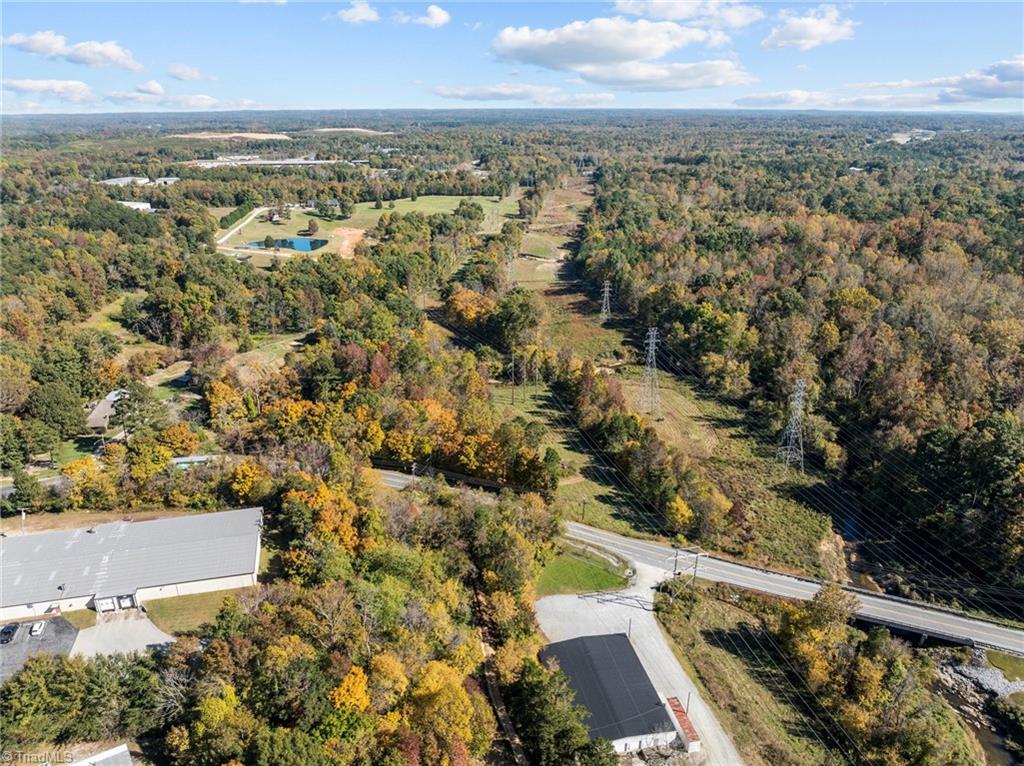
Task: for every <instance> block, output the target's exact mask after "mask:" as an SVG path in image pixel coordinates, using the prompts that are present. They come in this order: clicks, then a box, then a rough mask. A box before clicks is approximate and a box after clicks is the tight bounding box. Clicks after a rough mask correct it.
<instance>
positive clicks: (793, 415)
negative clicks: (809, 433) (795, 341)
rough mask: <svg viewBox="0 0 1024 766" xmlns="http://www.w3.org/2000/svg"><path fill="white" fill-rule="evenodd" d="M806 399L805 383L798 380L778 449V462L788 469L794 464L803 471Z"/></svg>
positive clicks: (802, 380) (801, 379)
mask: <svg viewBox="0 0 1024 766" xmlns="http://www.w3.org/2000/svg"><path fill="white" fill-rule="evenodd" d="M806 397H807V382H806V381H805V380H804V379H803V378H800V379H799V380H797V382H796V389H794V391H793V397H792V398H791V399H790V400H789V420H788V421H786V430H785V432H784V433H783V434H782V445H781V446H780V447H779V450H778V453H777V454H778V456H779V460H781V461H782V462H783V463H785V464H786V468H789V467H790V466H791V465H793V464H794V463H797V464H799V465H800V472H801V473H803V470H804V399H805V398H806Z"/></svg>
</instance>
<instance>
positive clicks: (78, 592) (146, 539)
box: [0, 508, 263, 606]
mask: <svg viewBox="0 0 1024 766" xmlns="http://www.w3.org/2000/svg"><path fill="white" fill-rule="evenodd" d="M262 515H263V509H261V508H245V509H242V510H238V511H223V512H221V513H203V514H194V515H188V516H177V517H174V518H170V519H157V520H154V521H134V522H132V521H117V522H113V523H108V524H97V525H96V526H95V527H92V528H91V531H90V530H89V529H71V530H66V531H62V532H41V533H38V534H30V535H18V536H15V537H5V538H0V606H15V605H20V604H33V603H46V602H48V601H56V600H57V599H58V598H65V599H67V598H77V597H80V596H100V597H103V596H119V595H125V594H129V593H135V591H136V590H137V589H139V588H150V587H155V586H159V585H172V584H177V583H185V582H194V581H196V580H208V579H212V578H215V577H230V576H232V575H240V574H248V573H251V572H255V571H256V566H257V556H258V552H259V540H260V520H261V518H262ZM61 585H63V586H64V590H63V592H61V591H60V590H59V586H61Z"/></svg>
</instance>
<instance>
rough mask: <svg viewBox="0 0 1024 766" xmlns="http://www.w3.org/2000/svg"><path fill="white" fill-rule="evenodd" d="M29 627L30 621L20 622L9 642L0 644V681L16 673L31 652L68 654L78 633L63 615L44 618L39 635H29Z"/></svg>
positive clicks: (30, 625)
mask: <svg viewBox="0 0 1024 766" xmlns="http://www.w3.org/2000/svg"><path fill="white" fill-rule="evenodd" d="M30 627H32V623H31V622H23V623H20V624H19V625H18V632H17V633H15V634H14V638H13V639H11V643H9V644H4V645H2V646H0V683H3V682H4V681H6V680H7V679H8V678H9V677H10V676H13V675H14V674H15V673H17V672H18V671H19V670H20V669H21V666H22V665H24V664H25V660H27V659H28V658H29V657H31V656H32V655H33V654H38V653H39V652H47V653H49V654H68V653H69V652H70V651H71V645H72V644H74V642H75V634H76V633H78V630H77V629H76V628H75V626H74V625H72V624H71V623H70V622H68V621H67V620H65V619H64V618H63V617H54V618H52V619H50V620H46V627H45V628H43V634H42V635H41V636H30V635H29V634H28V630H29V628H30Z"/></svg>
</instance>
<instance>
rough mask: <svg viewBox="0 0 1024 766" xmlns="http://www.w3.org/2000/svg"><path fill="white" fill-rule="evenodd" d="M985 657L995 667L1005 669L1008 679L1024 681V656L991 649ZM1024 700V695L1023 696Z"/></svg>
mask: <svg viewBox="0 0 1024 766" xmlns="http://www.w3.org/2000/svg"><path fill="white" fill-rule="evenodd" d="M985 657H986V658H987V659H988V662H989V664H990V665H992V666H993V667H996V668H999V669H1000V670H1001V671H1003V675H1004V676H1006V680H1007V681H1024V657H1015V656H1013V655H1012V654H1004V653H1003V652H995V651H989V652H986V653H985ZM1022 702H1024V697H1022Z"/></svg>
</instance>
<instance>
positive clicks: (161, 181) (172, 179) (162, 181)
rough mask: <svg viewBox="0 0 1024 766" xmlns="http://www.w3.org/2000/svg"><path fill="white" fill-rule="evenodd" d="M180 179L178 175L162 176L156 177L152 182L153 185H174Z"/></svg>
mask: <svg viewBox="0 0 1024 766" xmlns="http://www.w3.org/2000/svg"><path fill="white" fill-rule="evenodd" d="M180 180H181V179H180V178H178V177H177V176H160V178H154V179H153V180H152V181H150V183H151V184H152V185H153V186H172V185H173V184H176V183H178V181H180Z"/></svg>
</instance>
